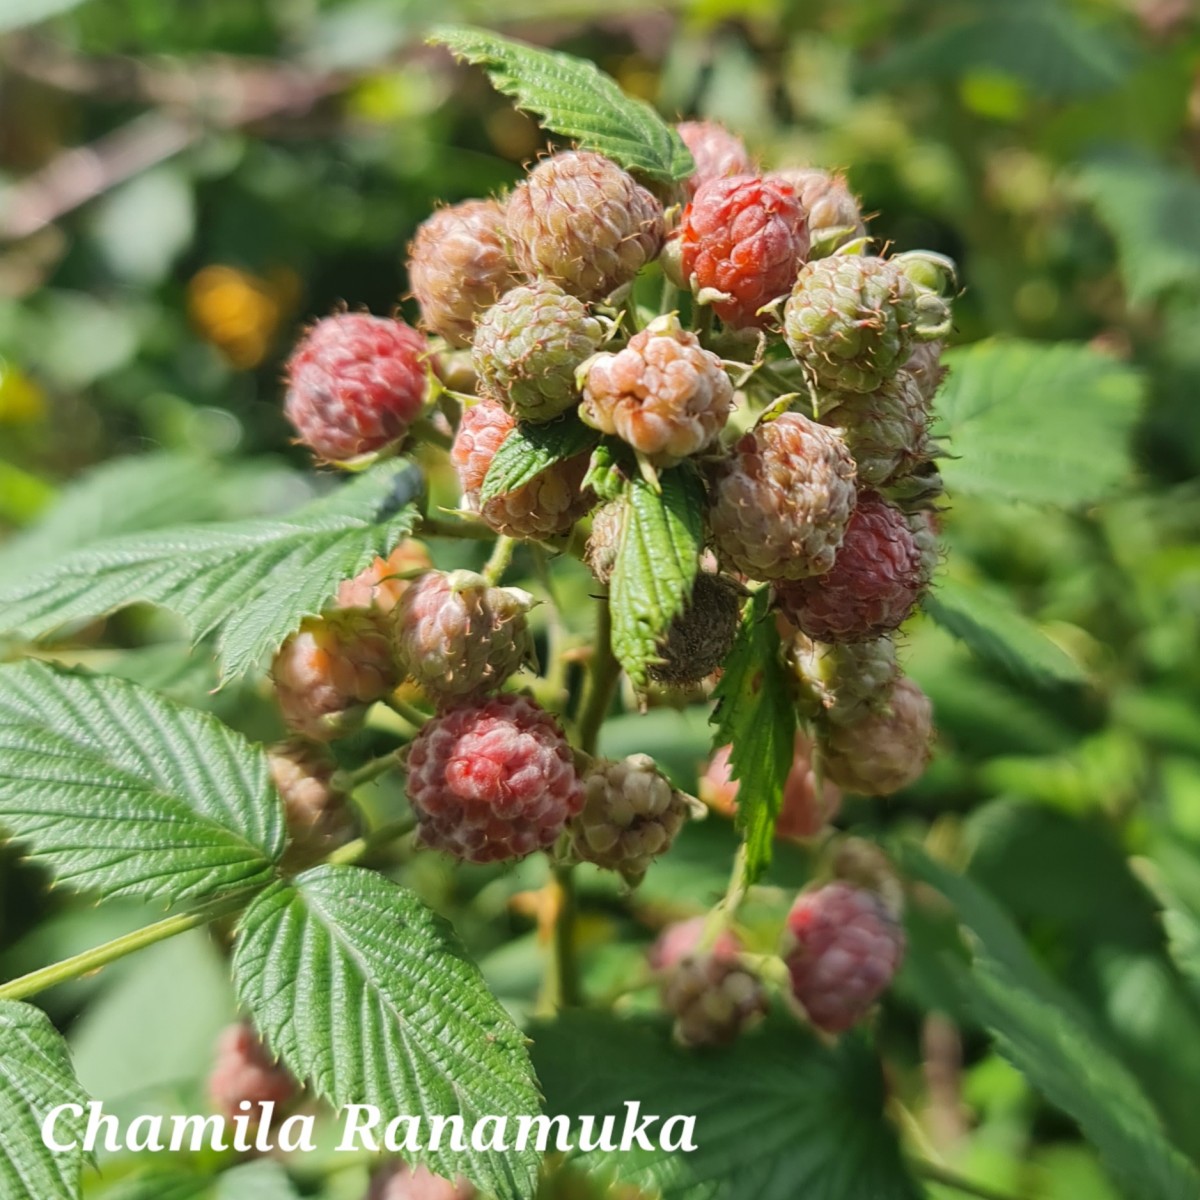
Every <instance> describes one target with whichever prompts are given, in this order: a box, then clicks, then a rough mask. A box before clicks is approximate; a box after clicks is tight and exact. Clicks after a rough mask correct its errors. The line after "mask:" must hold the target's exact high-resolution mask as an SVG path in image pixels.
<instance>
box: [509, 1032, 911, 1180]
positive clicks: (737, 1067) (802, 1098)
mask: <svg viewBox="0 0 1200 1200" xmlns="http://www.w3.org/2000/svg"><path fill="white" fill-rule="evenodd" d="M532 1036H533V1056H534V1063H535V1065H536V1066H537V1070H538V1077H539V1078H540V1079H541V1081H542V1084H543V1086H544V1087H545V1090H546V1108H547V1112H549V1113H552V1114H559V1113H563V1114H567V1115H569V1116H572V1117H574V1116H579V1115H583V1114H591V1115H595V1116H596V1117H598V1118H600V1117H603V1116H604V1115H606V1114H609V1113H612V1114H616V1116H617V1120H616V1122H615V1136H616V1139H617V1140H618V1141H619V1139H620V1137H621V1133H622V1130H623V1128H624V1120H625V1114H626V1109H625V1104H626V1102H627V1101H631V1100H636V1101H638V1102H640V1104H641V1106H642V1109H641V1113H642V1116H646V1115H649V1114H656V1115H658V1116H660V1117H662V1118H663V1119H664V1120H665V1119H666V1118H668V1117H670V1116H673V1115H675V1114H684V1115H689V1116H692V1115H694V1116H695V1117H696V1132H695V1137H694V1139H693V1140H694V1141H695V1144H696V1146H697V1147H698V1148H697V1149H696V1150H694V1151H690V1152H686V1153H685V1152H682V1151H680V1152H670V1151H663V1150H661V1149H659V1148H657V1147H656V1148H655V1149H654V1150H653V1151H647V1150H645V1149H638V1148H634V1149H631V1150H630V1151H628V1152H622V1151H620V1150H617V1151H613V1152H607V1151H604V1150H602V1149H598V1150H594V1151H590V1152H587V1153H579V1154H578V1161H579V1163H580V1165H581V1166H582V1167H584V1168H585V1169H586V1170H588V1171H593V1170H595V1171H598V1172H601V1173H604V1174H607V1175H608V1176H610V1177H611V1178H613V1179H617V1180H620V1181H622V1182H626V1183H630V1184H632V1185H634V1186H636V1187H641V1188H645V1189H647V1190H650V1191H654V1189H657V1188H661V1189H662V1195H663V1197H664V1198H665V1200H748V1198H749V1197H753V1198H754V1200H795V1198H796V1197H800V1196H805V1197H808V1196H812V1197H814V1198H816V1197H819V1198H820V1200H864V1198H865V1197H871V1200H915V1198H916V1197H917V1196H918V1195H919V1192H918V1190H917V1188H916V1187H915V1186H914V1185H913V1183H912V1180H911V1178H910V1176H909V1175H908V1172H907V1171H906V1169H905V1167H904V1164H903V1162H902V1159H901V1156H900V1151H899V1147H898V1144H897V1138H896V1136H895V1133H894V1131H893V1130H892V1129H891V1127H890V1126H889V1125H888V1123H887V1121H886V1120H885V1119H884V1116H883V1100H884V1087H883V1080H882V1077H881V1074H880V1070H879V1063H878V1061H877V1060H876V1058H875V1056H874V1055H873V1054H872V1053H871V1051H870V1049H869V1048H868V1046H867V1045H866V1043H865V1042H864V1041H863V1040H862V1039H861V1038H859V1037H853V1036H851V1037H843V1038H841V1039H840V1040H839V1041H838V1043H837V1044H836V1045H834V1046H824V1045H822V1044H820V1043H819V1042H818V1041H817V1040H816V1039H815V1038H814V1037H812V1036H811V1035H810V1034H808V1033H806V1032H805V1031H804V1030H802V1029H800V1028H799V1027H797V1026H796V1025H794V1024H791V1023H787V1024H785V1023H784V1022H782V1021H780V1022H778V1023H769V1024H768V1025H767V1026H765V1027H764V1028H762V1029H761V1030H758V1031H755V1032H753V1033H750V1034H748V1035H747V1036H746V1037H744V1038H742V1039H740V1040H739V1041H738V1042H737V1043H736V1045H734V1046H732V1047H730V1048H729V1049H726V1050H706V1051H705V1052H703V1053H697V1052H696V1051H694V1050H681V1049H679V1048H678V1047H676V1046H674V1045H673V1044H672V1042H671V1039H670V1033H669V1031H668V1029H667V1028H666V1026H665V1025H663V1024H660V1023H657V1022H647V1021H630V1020H624V1019H622V1020H618V1019H617V1018H615V1017H612V1016H609V1015H607V1014H600V1013H564V1014H562V1015H560V1016H559V1017H558V1019H557V1020H555V1021H554V1022H553V1023H549V1024H545V1025H539V1026H535V1027H534V1029H533V1030H532ZM661 1128H662V1124H661V1122H660V1123H659V1124H658V1125H654V1126H651V1128H650V1136H651V1139H652V1141H655V1142H657V1134H658V1131H660V1130H661ZM576 1140H577V1135H576Z"/></svg>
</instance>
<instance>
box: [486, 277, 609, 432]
mask: <svg viewBox="0 0 1200 1200" xmlns="http://www.w3.org/2000/svg"><path fill="white" fill-rule="evenodd" d="M603 340H604V326H603V325H602V324H601V322H600V321H599V320H597V319H596V318H595V317H593V316H592V315H591V314H590V313H589V312H588V309H587V305H586V304H584V303H583V301H582V300H579V299H577V298H576V297H575V296H569V295H568V294H567V293H566V292H564V291H563V290H562V288H560V287H559V286H558V285H557V284H555V283H551V282H550V280H548V279H540V280H537V281H536V282H534V283H531V284H529V285H527V286H525V287H516V288H513V289H512V290H511V291H509V292H506V293H505V294H504V296H503V297H501V299H500V300H499V302H498V303H496V304H494V305H493V306H492V307H491V308H489V309H488V310H487V312H485V313H484V314H483V316H482V317H480V319H479V323H478V325H477V326H476V328H475V342H474V347H473V350H472V358H473V360H474V363H475V370H476V371H477V372H478V375H479V379H480V382H481V385H482V389H483V391H484V392H485V393H486V394H487V395H489V396H491V397H492V398H493V399H495V400H497V401H499V402H500V403H501V404H502V405H503V406H504V407H505V408H506V409H507V410H508V411H509V412H510V413H512V415H513V416H514V417H516V418H517V419H518V420H521V421H549V420H552V419H553V418H554V417H557V416H558V415H559V413H562V412H564V411H566V409H568V408H570V407H571V406H572V405H574V404H576V403H577V402H578V400H579V391H578V388H577V387H576V385H575V368H576V367H578V366H579V364H580V363H581V362H583V360H584V359H585V358H588V357H590V356H591V355H592V354H594V353H595V352H596V350H597V349H598V348H599V346H600V343H601V342H602V341H603Z"/></svg>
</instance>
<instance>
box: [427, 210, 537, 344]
mask: <svg viewBox="0 0 1200 1200" xmlns="http://www.w3.org/2000/svg"><path fill="white" fill-rule="evenodd" d="M408 252H409V258H408V284H409V287H410V288H412V293H413V296H414V297H416V301H417V303H418V304H419V305H420V306H421V320H422V322H423V324H424V325H425V327H426V328H427V329H430V330H432V331H433V332H434V333H436V334H440V335H441V336H442V337H444V338H445V339H446V341H447V342H449V343H450V345H451V346H455V347H461V346H469V345H470V344H471V335H472V332H473V331H474V328H475V319H476V317H477V316H478V315H479V314H480V313H481V312H482V311H483V310H484V309H485V308H487V307H488V306H489V305H491V304H494V303H495V302H496V301H497V300H498V299H499V298H500V297H501V296H502V295H503V294H504V292H505V291H506V290H507V289H508V288H510V287H512V285H513V284H514V283H516V282H517V276H516V270H515V267H514V266H513V263H512V260H511V259H510V258H509V257H508V250H507V248H506V246H505V242H504V206H503V205H502V204H500V203H499V202H497V201H495V200H465V201H463V203H461V204H452V205H450V207H448V208H441V209H438V211H437V212H435V213H434V214H433V216H431V217H429V218H428V219H427V220H425V221H423V222H422V223H421V224H420V225H419V226H417V232H416V236H415V237H414V238H413V241H412V245H411V246H409V251H408Z"/></svg>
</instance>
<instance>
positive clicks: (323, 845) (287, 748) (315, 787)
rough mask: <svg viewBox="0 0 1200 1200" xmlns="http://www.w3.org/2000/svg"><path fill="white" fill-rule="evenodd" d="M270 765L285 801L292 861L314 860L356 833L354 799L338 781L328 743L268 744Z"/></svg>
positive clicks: (293, 740)
mask: <svg viewBox="0 0 1200 1200" xmlns="http://www.w3.org/2000/svg"><path fill="white" fill-rule="evenodd" d="M267 765H268V766H269V767H270V770H271V780H272V782H273V783H274V784H275V788H276V790H277V791H278V792H279V796H280V799H282V800H283V811H284V815H285V817H286V820H287V831H288V838H289V841H290V843H291V844H290V846H289V849H288V855H287V859H288V862H289V865H293V866H294V865H302V864H306V863H309V862H316V861H317V860H319V859H321V858H324V857H325V855H326V854H328V853H329V852H330V851H331V850H335V849H336V848H337V847H338V846H341V845H344V844H345V843H346V842H348V841H350V839H351V838H352V837H354V824H355V822H354V814H353V812H352V810H351V808H350V800H349V797H348V796H347V795H346V793H345V792H344V791H342V789H341V788H339V787H338V786H336V785H335V783H334V778H333V777H334V774H335V773H336V771H337V762H336V760H335V759H334V757H333V755H332V754H330V753H329V750H328V749H327V748H326V747H325V746H323V745H320V744H319V743H316V742H310V741H307V740H305V739H304V738H289V739H288V740H287V741H285V742H278V743H277V744H276V745H274V746H271V747H269V748H268V750H267Z"/></svg>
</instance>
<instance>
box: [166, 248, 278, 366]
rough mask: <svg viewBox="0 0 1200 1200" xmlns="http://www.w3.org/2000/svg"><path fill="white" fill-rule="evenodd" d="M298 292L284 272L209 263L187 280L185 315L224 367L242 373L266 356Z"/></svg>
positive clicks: (256, 364)
mask: <svg viewBox="0 0 1200 1200" xmlns="http://www.w3.org/2000/svg"><path fill="white" fill-rule="evenodd" d="M299 290H300V288H299V281H298V280H297V279H296V277H295V275H294V273H293V272H290V271H286V270H282V269H281V270H278V271H273V272H272V273H271V275H270V277H269V278H266V279H264V278H262V277H260V276H258V275H252V274H250V273H249V272H247V271H241V270H239V269H238V268H237V267H229V266H223V265H220V264H216V263H214V264H213V265H211V266H207V267H204V268H202V269H201V270H199V271H197V272H196V274H195V275H194V276H193V277H192V279H191V282H190V283H189V284H188V291H187V303H188V315H189V316H190V317H191V320H192V324H193V325H195V327H196V329H197V330H198V331H199V333H200V336H201V337H203V338H204V340H205V341H207V342H211V343H212V345H214V346H215V347H216V348H217V349H218V350H219V351H220V352H221V353H222V354H223V355H224V356H225V358H226V359H228V360H229V363H230V365H232V366H234V367H236V368H237V369H238V370H241V371H246V370H250V369H251V368H253V367H256V366H258V364H259V363H260V362H262V360H263V359H264V358H265V357H266V355H267V352H268V351H269V350H270V348H271V342H272V341H273V339H274V337H275V333H276V331H277V330H278V329H279V326H280V323H281V322H282V320H283V318H284V316H285V315H286V314H287V312H288V310H289V309H290V308H291V307H292V306H293V305H294V304H295V301H296V298H297V296H298V294H299Z"/></svg>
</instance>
